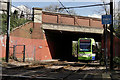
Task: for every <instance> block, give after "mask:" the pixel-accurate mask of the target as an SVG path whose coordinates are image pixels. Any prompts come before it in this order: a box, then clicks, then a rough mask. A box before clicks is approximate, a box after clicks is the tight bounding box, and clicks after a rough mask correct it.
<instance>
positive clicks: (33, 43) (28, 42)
mask: <svg viewBox="0 0 120 80" xmlns="http://www.w3.org/2000/svg"><path fill="white" fill-rule="evenodd" d="M5 41H6V40H5V37H4V39H3V42H4V45H5ZM1 45H2V44H1V43H0V47H2V51H1V49H0V52H2V57H5V54H6V51H5V50H6V47H5V46H1ZM13 45H25V48H26V50H25V53H26V55H25V56H26V58H29V59H30V58H33V59H34V55H35V59H36V60H49V59H52V56H51V53H50V51H49V47H48V44H47V41H46V40H45V39H44V40H43V39H27V38H20V37H10V55H13V48H12V47H13ZM40 47H41V48H40ZM34 48H35V50H34ZM16 51H17V52H18V53H20V52H21V53H22V51H23V49H22V47H19V48H17V49H16ZM17 57H18V58H22V54H17Z"/></svg>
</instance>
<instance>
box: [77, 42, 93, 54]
mask: <svg viewBox="0 0 120 80" xmlns="http://www.w3.org/2000/svg"><path fill="white" fill-rule="evenodd" d="M79 50H80V52H90V51H91V40H80V48H79Z"/></svg>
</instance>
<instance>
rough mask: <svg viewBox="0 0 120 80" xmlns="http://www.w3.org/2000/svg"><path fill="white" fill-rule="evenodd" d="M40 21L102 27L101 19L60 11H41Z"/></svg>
mask: <svg viewBox="0 0 120 80" xmlns="http://www.w3.org/2000/svg"><path fill="white" fill-rule="evenodd" d="M42 23H53V24H54V23H55V24H64V25H74V26H85V27H96V28H103V25H102V23H101V19H98V18H90V17H83V16H75V15H68V14H60V13H51V12H45V11H43V12H42Z"/></svg>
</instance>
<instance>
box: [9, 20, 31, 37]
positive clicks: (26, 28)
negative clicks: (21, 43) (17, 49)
mask: <svg viewBox="0 0 120 80" xmlns="http://www.w3.org/2000/svg"><path fill="white" fill-rule="evenodd" d="M30 28H33V23H32V22H30V23H27V24H25V25H22V26H21V27H20V26H19V27H18V28H16V29H15V30H13V31H12V32H11V33H10V35H11V36H16V37H24V38H31V34H30Z"/></svg>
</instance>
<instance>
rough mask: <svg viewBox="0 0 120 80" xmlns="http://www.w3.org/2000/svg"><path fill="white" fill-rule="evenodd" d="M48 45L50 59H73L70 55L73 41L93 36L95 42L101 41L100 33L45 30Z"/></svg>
mask: <svg viewBox="0 0 120 80" xmlns="http://www.w3.org/2000/svg"><path fill="white" fill-rule="evenodd" d="M45 36H46V39H47V43H48V47H49V50H50V53H51V56H52V59H59V60H67V61H74V60H76V58H75V57H73V55H72V50H73V49H72V45H73V41H78V39H79V38H85V37H86V38H94V39H95V41H96V42H101V38H102V37H101V36H102V34H94V33H83V32H69V31H58V30H47V29H46V30H45Z"/></svg>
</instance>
